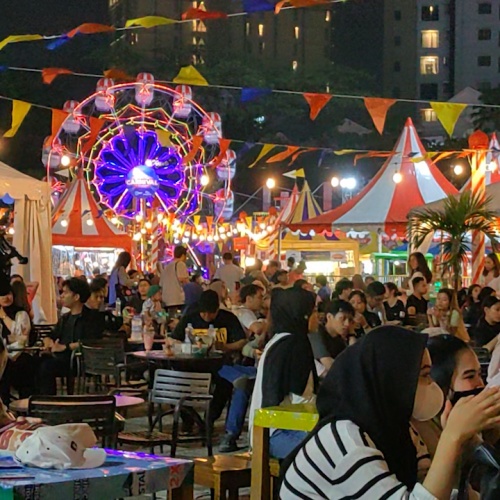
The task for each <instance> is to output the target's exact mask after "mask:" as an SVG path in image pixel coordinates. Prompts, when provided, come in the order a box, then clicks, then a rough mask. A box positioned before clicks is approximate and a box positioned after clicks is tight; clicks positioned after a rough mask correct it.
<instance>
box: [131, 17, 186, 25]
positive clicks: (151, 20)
mask: <svg viewBox="0 0 500 500" xmlns="http://www.w3.org/2000/svg"><path fill="white" fill-rule="evenodd" d="M176 22H177V21H176V20H175V19H169V18H168V17H161V16H145V17H138V18H137V19H129V20H128V21H127V22H126V23H125V27H126V28H128V27H130V26H142V27H143V28H154V27H155V26H163V25H165V24H174V23H176Z"/></svg>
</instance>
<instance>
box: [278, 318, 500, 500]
mask: <svg viewBox="0 0 500 500" xmlns="http://www.w3.org/2000/svg"><path fill="white" fill-rule="evenodd" d="M430 370H431V358H430V355H429V351H428V350H427V349H426V336H425V335H422V334H418V333H414V332H411V331H408V330H406V329H404V328H400V327H397V326H384V327H381V328H377V330H375V331H374V332H372V333H371V334H370V335H366V336H365V337H363V338H362V339H361V340H359V341H358V342H357V343H356V344H354V345H353V346H351V347H349V349H346V351H345V352H344V353H342V355H340V356H339V357H338V358H337V360H336V361H335V363H334V365H333V367H332V369H331V370H330V372H329V373H328V375H327V377H326V379H325V381H324V382H323V385H322V386H321V388H320V391H319V395H318V400H317V407H318V412H319V416H320V423H319V424H318V426H317V427H316V428H315V429H314V431H313V432H312V433H311V434H310V435H309V437H308V438H307V440H306V441H305V442H303V443H302V445H301V447H300V448H298V449H297V450H296V451H295V453H294V454H293V455H291V456H290V457H288V459H287V460H286V462H287V463H285V464H284V467H283V469H284V471H285V472H284V478H283V482H282V485H281V491H280V495H281V496H280V498H282V499H283V500H288V499H292V498H293V499H296V498H308V499H320V498H321V499H324V498H327V499H337V498H357V499H362V500H373V499H380V498H391V499H422V500H424V499H425V500H434V499H440V500H441V499H448V498H449V497H450V493H451V490H452V485H453V480H454V473H455V467H456V465H457V462H458V460H459V458H460V455H461V453H462V448H463V445H464V443H466V442H467V441H468V439H470V438H471V437H472V436H474V435H475V434H476V433H478V432H480V431H482V430H483V429H485V428H487V427H490V426H493V425H496V424H497V423H498V422H500V416H499V414H500V389H498V388H494V389H486V390H484V391H483V392H482V393H481V394H480V395H478V396H475V397H473V398H468V399H467V398H465V399H461V400H460V401H459V402H458V403H457V404H456V405H455V407H454V408H453V409H452V410H451V411H449V413H447V415H446V416H447V419H446V426H445V428H444V430H443V433H442V434H441V439H440V440H439V443H438V445H437V449H436V453H435V455H434V459H433V461H432V463H429V458H428V452H427V449H426V447H425V445H423V444H422V442H421V440H420V438H419V436H418V434H417V432H416V431H413V432H412V431H411V430H410V419H411V418H412V417H413V418H415V419H417V420H428V419H431V418H433V417H435V416H436V415H437V414H438V413H439V411H440V410H441V407H442V405H443V400H444V397H443V393H442V391H441V389H440V388H439V386H438V385H437V384H436V383H435V382H433V380H432V379H431V376H430ZM419 472H420V473H421V474H420V475H421V476H422V481H423V482H422V483H419V482H418V479H419ZM424 475H425V478H423V476H424Z"/></svg>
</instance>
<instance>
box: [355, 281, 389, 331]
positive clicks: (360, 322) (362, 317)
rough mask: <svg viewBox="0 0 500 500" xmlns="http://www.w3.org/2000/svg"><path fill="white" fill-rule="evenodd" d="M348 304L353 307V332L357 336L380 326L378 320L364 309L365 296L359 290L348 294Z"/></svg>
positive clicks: (365, 305)
mask: <svg viewBox="0 0 500 500" xmlns="http://www.w3.org/2000/svg"><path fill="white" fill-rule="evenodd" d="M349 302H350V303H351V305H352V307H354V322H355V323H356V326H355V330H356V335H357V336H360V335H363V333H368V332H369V331H370V330H371V329H372V328H375V327H377V326H380V325H381V324H382V321H380V318H379V317H378V316H377V315H376V314H375V313H372V312H370V311H368V309H367V308H366V307H367V303H366V295H365V294H364V293H363V292H361V291H360V290H354V291H353V292H351V293H350V294H349Z"/></svg>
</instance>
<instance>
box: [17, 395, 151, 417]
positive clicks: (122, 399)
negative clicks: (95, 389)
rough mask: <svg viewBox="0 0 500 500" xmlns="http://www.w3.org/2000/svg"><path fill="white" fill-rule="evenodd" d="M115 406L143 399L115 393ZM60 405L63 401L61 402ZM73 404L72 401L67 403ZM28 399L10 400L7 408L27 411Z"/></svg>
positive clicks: (132, 404) (136, 402)
mask: <svg viewBox="0 0 500 500" xmlns="http://www.w3.org/2000/svg"><path fill="white" fill-rule="evenodd" d="M115 401H116V408H117V409H118V408H130V407H131V406H138V405H141V404H142V403H144V399H142V398H139V397H137V396H126V395H122V394H116V395H115ZM61 404H62V405H63V404H64V403H61ZM68 404H73V403H68ZM28 405H29V399H28V398H26V399H18V400H17V401H12V403H10V405H9V410H10V411H13V412H15V413H28Z"/></svg>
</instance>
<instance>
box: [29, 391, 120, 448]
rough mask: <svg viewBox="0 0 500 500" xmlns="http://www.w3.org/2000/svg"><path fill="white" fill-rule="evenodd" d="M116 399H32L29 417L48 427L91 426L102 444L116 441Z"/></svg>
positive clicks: (55, 397)
mask: <svg viewBox="0 0 500 500" xmlns="http://www.w3.org/2000/svg"><path fill="white" fill-rule="evenodd" d="M115 411H116V401H115V398H114V396H107V395H103V396H100V395H99V396H31V397H30V399H29V404H28V416H30V417H36V418H40V419H42V421H43V422H44V423H45V424H48V425H60V424H66V423H85V424H89V425H90V427H92V429H93V431H94V432H95V434H96V436H97V437H99V438H100V439H101V441H102V445H103V446H104V445H106V444H109V443H110V444H114V443H115V442H116V434H117V430H116V426H115Z"/></svg>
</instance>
